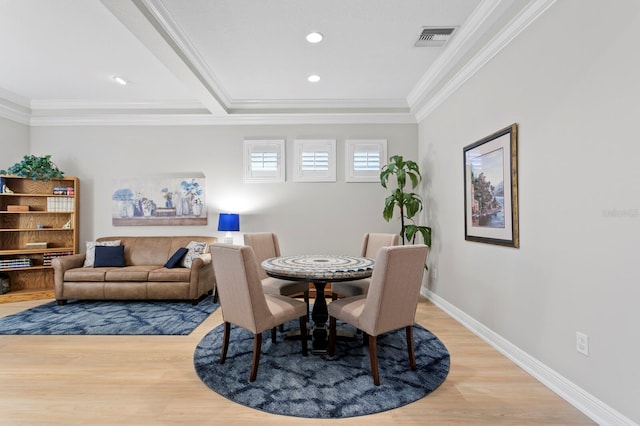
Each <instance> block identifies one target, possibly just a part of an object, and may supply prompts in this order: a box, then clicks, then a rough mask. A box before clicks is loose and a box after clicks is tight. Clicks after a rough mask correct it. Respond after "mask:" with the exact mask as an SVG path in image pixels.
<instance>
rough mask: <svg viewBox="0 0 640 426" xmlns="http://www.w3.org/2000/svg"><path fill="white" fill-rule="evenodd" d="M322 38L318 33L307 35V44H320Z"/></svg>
mask: <svg viewBox="0 0 640 426" xmlns="http://www.w3.org/2000/svg"><path fill="white" fill-rule="evenodd" d="M323 38H324V36H323V35H322V34H320V33H309V34H307V41H308V42H309V43H320V42H321V41H322V39H323Z"/></svg>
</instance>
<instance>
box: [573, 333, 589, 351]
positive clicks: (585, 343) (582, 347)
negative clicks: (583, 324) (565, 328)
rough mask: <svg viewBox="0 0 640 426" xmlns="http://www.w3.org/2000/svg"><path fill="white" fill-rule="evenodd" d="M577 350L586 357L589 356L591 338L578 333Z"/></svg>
mask: <svg viewBox="0 0 640 426" xmlns="http://www.w3.org/2000/svg"><path fill="white" fill-rule="evenodd" d="M576 350H577V351H578V352H580V353H581V354H583V355H585V356H589V336H587V335H586V334H584V333H580V332H579V331H576Z"/></svg>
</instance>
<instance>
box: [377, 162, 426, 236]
mask: <svg viewBox="0 0 640 426" xmlns="http://www.w3.org/2000/svg"><path fill="white" fill-rule="evenodd" d="M392 176H395V178H396V184H397V188H395V189H394V190H393V191H391V195H389V196H388V197H386V198H385V200H384V210H383V211H382V217H383V218H384V220H386V221H387V222H389V221H390V220H391V219H392V218H393V212H394V210H395V208H396V207H397V208H398V209H399V210H400V236H401V237H402V244H404V243H405V241H411V242H412V243H413V242H415V238H416V236H417V235H418V234H420V235H421V236H422V239H423V240H424V243H425V244H426V245H428V246H431V228H430V227H428V226H419V225H415V224H409V225H405V219H407V220H410V221H411V222H413V217H414V216H415V215H417V214H418V213H419V212H420V211H421V210H422V207H423V204H422V198H421V197H420V195H418V194H416V193H415V192H405V191H404V188H405V186H406V184H407V177H408V178H409V180H410V181H411V188H412V189H413V188H415V187H416V186H418V184H419V183H420V181H421V180H422V175H421V174H420V168H419V166H418V164H417V163H416V162H414V161H404V158H403V157H402V156H401V155H394V156H393V157H391V158H390V159H389V163H388V164H387V165H385V166H384V167H383V168H382V171H381V172H380V184H381V185H382V186H383V187H384V188H387V185H388V184H389V179H390V178H391V177H392Z"/></svg>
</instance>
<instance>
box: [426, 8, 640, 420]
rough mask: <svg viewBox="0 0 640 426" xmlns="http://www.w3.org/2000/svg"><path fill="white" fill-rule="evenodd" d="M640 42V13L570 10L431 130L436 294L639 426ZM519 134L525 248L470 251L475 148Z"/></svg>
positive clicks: (442, 113)
mask: <svg viewBox="0 0 640 426" xmlns="http://www.w3.org/2000/svg"><path fill="white" fill-rule="evenodd" d="M638 40H640V3H638V2H636V1H632V0H616V1H613V2H585V1H579V0H562V1H558V2H556V3H555V4H554V5H553V6H552V7H551V8H550V9H549V10H548V11H547V12H546V13H545V14H544V15H543V16H541V17H540V18H539V19H538V20H537V21H535V22H534V23H533V24H532V25H531V26H530V27H529V28H528V29H527V30H525V32H523V33H522V34H521V35H520V36H519V37H518V38H517V39H515V40H514V41H513V42H512V43H511V44H510V45H509V46H508V47H507V48H506V49H504V50H503V51H502V52H501V53H500V54H499V55H497V56H496V57H495V58H494V59H493V60H492V61H491V62H490V63H488V64H487V65H486V66H485V67H484V68H483V69H482V70H481V71H480V72H479V73H477V74H476V75H475V76H474V77H472V78H471V79H470V80H469V81H467V82H466V83H465V84H464V85H463V86H462V87H461V88H460V89H459V90H458V91H457V92H456V93H455V94H454V95H453V96H452V97H450V98H449V99H448V100H447V101H446V102H445V103H443V104H442V105H441V106H440V107H439V108H438V109H437V110H436V111H435V112H434V113H433V114H431V115H430V116H429V117H427V118H426V119H425V120H424V121H423V122H422V123H421V124H420V130H419V137H420V163H421V165H422V166H423V168H424V169H425V170H428V180H429V182H428V184H427V185H425V187H424V191H425V197H426V199H427V204H428V205H430V211H429V223H430V225H431V226H433V227H434V244H433V247H432V251H431V254H430V263H431V265H432V273H431V276H430V283H429V289H430V290H432V291H433V292H435V293H436V295H437V296H438V297H440V298H442V299H444V300H445V301H446V302H448V303H450V304H452V305H454V306H455V307H456V308H457V309H459V310H461V311H463V312H464V313H466V314H468V315H469V316H470V317H472V318H473V319H475V320H477V321H478V322H480V323H481V324H483V325H484V326H486V327H488V328H489V329H491V330H493V331H494V332H495V333H497V334H498V335H500V336H502V337H503V338H505V339H507V340H508V341H509V342H511V343H513V344H514V345H516V346H517V347H518V348H520V349H521V350H523V351H524V352H526V353H528V354H530V355H531V356H532V357H534V358H535V359H537V360H539V361H540V362H542V363H543V364H545V365H546V366H548V367H550V368H551V369H553V370H555V371H556V372H558V373H559V374H560V375H562V376H564V377H565V378H566V379H568V380H569V381H571V382H573V383H575V384H576V385H578V386H579V387H580V388H582V389H584V390H586V391H587V392H588V393H590V394H592V395H593V396H595V397H596V398H598V399H599V400H601V401H602V402H604V403H605V404H607V405H608V406H610V407H612V408H613V409H614V410H617V411H618V412H620V413H622V414H623V415H624V416H626V417H628V418H630V419H632V420H633V421H635V422H640V405H639V404H638V402H639V398H640V385H639V384H640V363H639V362H638V360H640V331H638V326H639V325H640V309H639V308H638V303H639V301H640V274H639V272H638V267H637V265H636V264H635V263H636V262H637V261H638V260H637V257H638V253H639V250H638V241H640V198H639V194H640V193H639V192H638V183H639V182H640V167H639V166H638V158H639V157H640V144H639V143H638V126H637V123H638V120H639V118H640V103H639V102H640V101H639V100H640V80H639V78H640V77H639V72H638V70H640V50H639V48H638ZM514 122H516V123H518V125H519V130H520V136H519V193H520V242H521V246H520V249H514V248H505V247H498V246H491V245H486V244H480V243H475V242H466V241H465V240H464V211H463V168H462V164H463V158H462V150H463V147H464V146H466V145H468V144H470V143H472V142H474V141H476V140H479V139H481V138H482V137H484V136H487V135H489V134H491V133H493V132H494V131H496V130H498V129H501V128H503V127H505V126H507V125H509V124H511V123H514ZM434 272H437V278H434V277H435V276H436V274H434ZM576 331H581V332H583V333H586V334H587V335H588V336H589V346H590V355H589V357H585V356H583V355H581V354H579V353H577V351H576Z"/></svg>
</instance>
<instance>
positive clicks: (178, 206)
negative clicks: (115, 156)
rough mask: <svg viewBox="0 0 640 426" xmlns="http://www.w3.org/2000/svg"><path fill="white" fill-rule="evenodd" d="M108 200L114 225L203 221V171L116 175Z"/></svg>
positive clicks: (205, 205)
mask: <svg viewBox="0 0 640 426" xmlns="http://www.w3.org/2000/svg"><path fill="white" fill-rule="evenodd" d="M111 200H112V203H111V218H112V219H111V223H112V224H113V225H114V226H163V225H165V226H175V225H206V224H207V203H206V193H205V178H204V175H203V174H193V175H160V176H149V177H123V178H117V179H114V182H113V192H112V194H111Z"/></svg>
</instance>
